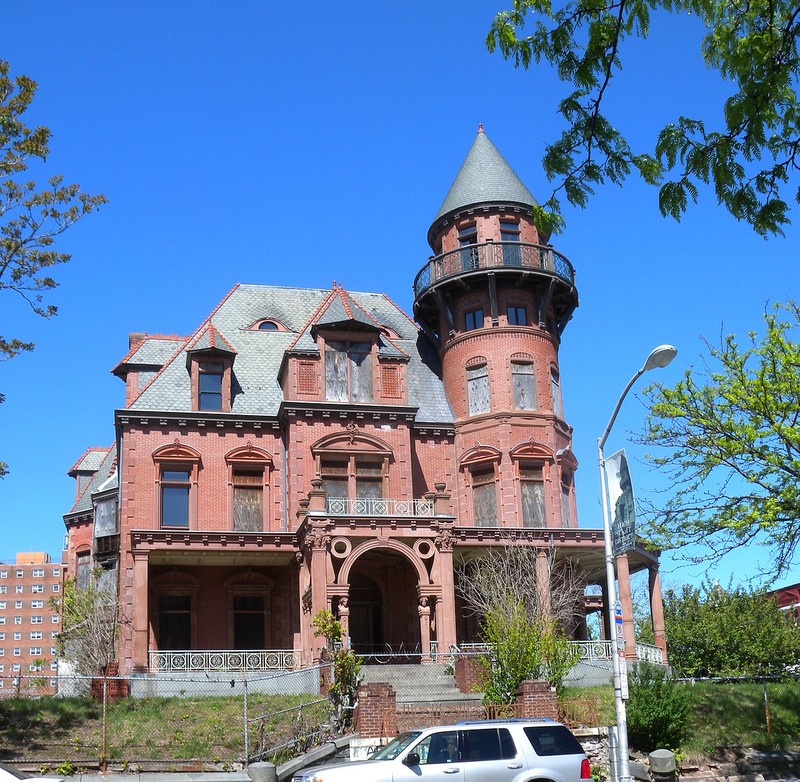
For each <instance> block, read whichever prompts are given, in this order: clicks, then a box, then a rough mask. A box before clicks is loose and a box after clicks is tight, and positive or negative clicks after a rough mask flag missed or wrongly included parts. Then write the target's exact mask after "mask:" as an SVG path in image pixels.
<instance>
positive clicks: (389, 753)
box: [372, 730, 422, 760]
mask: <svg viewBox="0 0 800 782" xmlns="http://www.w3.org/2000/svg"><path fill="white" fill-rule="evenodd" d="M421 732H422V731H419V730H415V731H411V732H409V733H401V734H400V735H399V736H398V737H397V738H396V739H392V741H390V742H389V743H388V744H387V745H386V746H385V747H384V748H383V749H382V750H380V751H378V752H376V753H375V754H374V755H373V756H372V760H394V759H395V758H396V757H397V756H398V755H399V754H400V753H401V752H402V751H403V750H404V749H405V748H406V747H407V746H408V745H409V744H410V743H411V742H412V741H414V739H416V738H418V737H419V734H420V733H421Z"/></svg>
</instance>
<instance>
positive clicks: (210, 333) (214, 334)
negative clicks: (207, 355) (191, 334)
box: [186, 323, 236, 353]
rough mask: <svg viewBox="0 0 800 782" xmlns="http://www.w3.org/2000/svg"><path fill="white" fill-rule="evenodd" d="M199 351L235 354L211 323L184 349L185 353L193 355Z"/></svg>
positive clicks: (229, 344)
mask: <svg viewBox="0 0 800 782" xmlns="http://www.w3.org/2000/svg"><path fill="white" fill-rule="evenodd" d="M200 350H213V351H215V352H217V353H236V351H235V350H234V349H233V347H231V343H230V342H228V340H227V339H225V337H223V336H222V334H220V333H219V331H218V330H217V329H216V328H214V324H213V323H209V324H208V325H207V326H206V327H205V328H204V329H202V331H201V332H200V333H199V334H198V335H197V337H196V338H195V339H193V340H192V341H191V342H190V343H189V345H188V346H187V347H186V352H187V353H195V352H197V351H200Z"/></svg>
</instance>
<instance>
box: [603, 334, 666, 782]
mask: <svg viewBox="0 0 800 782" xmlns="http://www.w3.org/2000/svg"><path fill="white" fill-rule="evenodd" d="M677 354H678V351H677V349H676V348H674V347H672V345H659V346H658V347H657V348H654V349H653V350H651V351H650V355H649V356H648V357H647V360H646V361H645V362H644V365H643V366H642V368H641V369H640V370H639V371H638V372H637V373H636V374H635V375H634V376H633V377H632V378H631V379H630V380H629V381H628V385H627V386H625V390H624V391H623V392H622V394H621V395H620V397H619V399H618V400H617V405H616V407H615V408H614V412H613V413H612V414H611V418H610V419H609V422H608V426H606V428H605V431H604V432H603V434H602V435H601V436H600V437H599V438H598V439H597V461H598V464H599V466H600V495H601V499H602V502H601V505H602V506H603V538H604V542H605V559H606V591H607V593H608V597H607V603H608V607H609V613H610V612H612V611H615V610H616V604H617V588H616V574H615V572H614V547H613V542H612V538H611V507H610V499H609V495H608V475H607V473H606V460H605V456H604V455H603V446H604V445H605V444H606V440H607V439H608V435H609V434H610V433H611V427H613V426H614V421H616V420H617V414H618V413H619V409H620V407H622V403H623V402H624V401H625V397H626V396H627V395H628V391H630V390H631V388H632V387H633V384H634V383H635V382H636V381H637V380H638V379H639V378H640V377H641V376H642V375H643V374H644V373H645V372H648V371H649V370H651V369H657V368H660V367H665V366H667V364H669V362H670V361H672V359H673V358H675V356H676V355H677ZM608 624H609V635H610V640H611V669H612V671H613V675H614V706H615V708H616V713H617V741H616V747H615V749H616V761H617V762H616V764H614V763H613V760H614V757H613V753H612V769H611V770H612V779H614V780H615V782H629V780H630V779H631V767H630V762H629V759H628V717H627V714H626V711H625V700H624V699H623V697H622V674H621V665H622V664H626V665H627V663H624V659H622V660H621V659H620V657H621V655H620V652H621V648H620V649H618V647H617V644H618V639H617V627H616V624H617V623H616V618H615V617H614V616H610V617H609V623H608ZM626 675H627V671H626Z"/></svg>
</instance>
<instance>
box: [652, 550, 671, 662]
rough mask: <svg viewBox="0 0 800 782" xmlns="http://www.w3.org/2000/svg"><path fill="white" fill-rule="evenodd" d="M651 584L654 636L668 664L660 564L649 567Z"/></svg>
mask: <svg viewBox="0 0 800 782" xmlns="http://www.w3.org/2000/svg"><path fill="white" fill-rule="evenodd" d="M648 574H649V586H650V618H651V619H652V621H653V636H654V637H655V643H656V646H657V647H658V648H659V649H661V654H662V656H663V662H664V665H666V664H667V639H666V636H665V634H664V603H663V602H662V600H661V576H660V575H659V572H658V565H656V566H655V567H651V568H649V569H648Z"/></svg>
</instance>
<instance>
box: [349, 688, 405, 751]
mask: <svg viewBox="0 0 800 782" xmlns="http://www.w3.org/2000/svg"><path fill="white" fill-rule="evenodd" d="M355 727H356V730H357V731H358V732H359V733H360V734H361V736H362V737H363V738H382V737H384V736H392V737H394V736H396V735H397V694H396V693H395V691H394V688H393V687H392V686H391V685H390V684H383V683H373V684H365V685H362V686H361V687H359V688H358V708H357V709H356V715H355Z"/></svg>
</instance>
